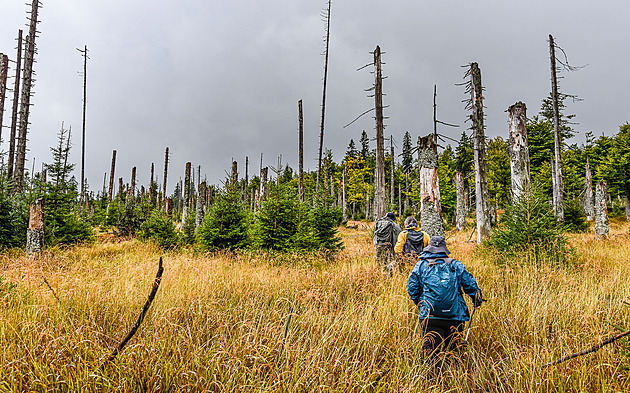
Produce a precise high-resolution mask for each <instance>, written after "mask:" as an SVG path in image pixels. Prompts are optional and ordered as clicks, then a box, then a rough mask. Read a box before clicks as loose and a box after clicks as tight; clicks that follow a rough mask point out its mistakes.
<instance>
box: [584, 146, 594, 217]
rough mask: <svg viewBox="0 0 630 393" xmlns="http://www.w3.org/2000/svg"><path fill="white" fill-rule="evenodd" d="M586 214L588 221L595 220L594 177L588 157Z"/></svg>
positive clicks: (585, 189) (585, 190)
mask: <svg viewBox="0 0 630 393" xmlns="http://www.w3.org/2000/svg"><path fill="white" fill-rule="evenodd" d="M584 183H585V184H584V186H585V187H584V194H585V195H584V212H585V213H586V221H591V220H592V219H593V213H594V212H593V177H592V175H591V164H590V163H589V160H588V157H586V174H585V178H584Z"/></svg>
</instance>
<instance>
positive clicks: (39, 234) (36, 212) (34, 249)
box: [26, 198, 44, 255]
mask: <svg viewBox="0 0 630 393" xmlns="http://www.w3.org/2000/svg"><path fill="white" fill-rule="evenodd" d="M43 247H44V204H43V199H41V198H39V199H36V200H35V202H34V203H33V204H32V205H31V208H30V214H29V219H28V229H27V230H26V254H27V255H32V254H36V253H39V252H41V251H42V248H43Z"/></svg>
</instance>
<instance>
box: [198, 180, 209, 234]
mask: <svg viewBox="0 0 630 393" xmlns="http://www.w3.org/2000/svg"><path fill="white" fill-rule="evenodd" d="M207 190H208V187H207V186H206V182H205V181H203V182H201V183H200V184H199V187H198V188H197V206H196V214H195V233H197V232H198V231H199V228H200V227H201V225H202V224H203V219H204V218H205V209H206V203H205V202H206V192H207Z"/></svg>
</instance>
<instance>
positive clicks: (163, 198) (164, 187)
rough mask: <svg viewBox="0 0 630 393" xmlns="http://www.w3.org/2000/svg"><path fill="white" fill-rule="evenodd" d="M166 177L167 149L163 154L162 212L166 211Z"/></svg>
mask: <svg viewBox="0 0 630 393" xmlns="http://www.w3.org/2000/svg"><path fill="white" fill-rule="evenodd" d="M167 176H168V147H167V148H166V151H165V152H164V185H163V186H162V200H163V201H164V210H166V177H167Z"/></svg>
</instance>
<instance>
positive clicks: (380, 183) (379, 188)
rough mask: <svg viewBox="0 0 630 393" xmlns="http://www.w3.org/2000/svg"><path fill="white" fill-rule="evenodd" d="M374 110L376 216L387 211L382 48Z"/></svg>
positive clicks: (377, 53) (378, 55) (376, 67)
mask: <svg viewBox="0 0 630 393" xmlns="http://www.w3.org/2000/svg"><path fill="white" fill-rule="evenodd" d="M374 104H375V105H374V108H375V109H374V110H375V115H376V116H375V117H376V182H375V190H374V193H375V202H376V209H375V213H376V217H383V216H384V215H385V213H387V205H386V202H385V141H384V139H383V138H384V137H383V130H384V125H383V77H382V75H381V48H380V47H379V46H377V47H376V49H375V50H374Z"/></svg>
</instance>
